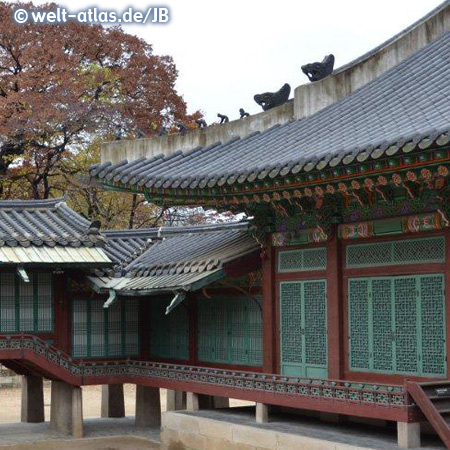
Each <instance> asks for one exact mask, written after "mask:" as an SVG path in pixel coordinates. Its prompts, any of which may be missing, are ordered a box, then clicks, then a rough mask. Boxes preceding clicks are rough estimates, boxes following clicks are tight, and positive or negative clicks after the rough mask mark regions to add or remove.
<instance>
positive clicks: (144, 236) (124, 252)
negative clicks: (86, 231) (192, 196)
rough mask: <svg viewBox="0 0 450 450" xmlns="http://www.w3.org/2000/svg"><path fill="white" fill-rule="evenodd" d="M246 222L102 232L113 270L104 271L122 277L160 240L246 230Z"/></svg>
mask: <svg viewBox="0 0 450 450" xmlns="http://www.w3.org/2000/svg"><path fill="white" fill-rule="evenodd" d="M248 226H249V224H248V223H247V222H232V223H224V224H213V225H194V226H184V227H160V228H145V229H137V230H104V231H102V234H104V235H105V236H106V238H107V243H106V246H105V249H104V250H105V253H106V254H107V255H108V257H109V258H110V259H111V261H113V262H114V264H115V265H114V268H113V269H108V270H106V273H107V274H108V275H115V276H121V275H124V274H125V273H126V272H127V270H128V268H127V266H128V265H129V264H130V263H131V262H132V261H134V260H135V259H136V258H138V257H139V256H140V255H142V253H144V252H145V251H146V250H148V249H149V248H150V247H151V246H152V245H154V244H155V243H158V242H159V241H160V240H161V239H167V238H171V237H173V236H176V235H184V236H187V235H191V234H193V233H212V232H217V231H221V230H231V229H232V230H234V231H237V230H246V229H247V228H248Z"/></svg>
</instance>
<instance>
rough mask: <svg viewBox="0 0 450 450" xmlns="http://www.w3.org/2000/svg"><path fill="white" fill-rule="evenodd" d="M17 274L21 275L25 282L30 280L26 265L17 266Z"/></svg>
mask: <svg viewBox="0 0 450 450" xmlns="http://www.w3.org/2000/svg"><path fill="white" fill-rule="evenodd" d="M17 274H18V275H19V277H20V279H21V280H22V281H23V282H24V283H29V282H30V277H29V276H28V274H27V271H26V270H25V269H24V267H22V266H18V267H17Z"/></svg>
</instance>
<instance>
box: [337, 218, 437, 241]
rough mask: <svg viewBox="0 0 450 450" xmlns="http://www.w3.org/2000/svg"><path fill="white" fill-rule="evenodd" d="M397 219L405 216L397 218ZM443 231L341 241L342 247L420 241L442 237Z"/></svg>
mask: <svg viewBox="0 0 450 450" xmlns="http://www.w3.org/2000/svg"><path fill="white" fill-rule="evenodd" d="M397 217H398V218H401V217H405V216H397ZM444 233H445V231H444V230H434V231H423V232H420V233H402V234H391V235H387V236H374V237H368V238H359V239H342V240H341V241H342V243H343V245H344V246H347V245H353V244H370V243H373V242H389V241H401V240H409V239H420V238H425V237H433V236H442V235H444Z"/></svg>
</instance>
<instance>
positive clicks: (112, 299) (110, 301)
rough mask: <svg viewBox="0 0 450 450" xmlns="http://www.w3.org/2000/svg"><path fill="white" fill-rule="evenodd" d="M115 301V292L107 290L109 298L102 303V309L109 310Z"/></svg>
mask: <svg viewBox="0 0 450 450" xmlns="http://www.w3.org/2000/svg"><path fill="white" fill-rule="evenodd" d="M116 299H117V291H115V290H114V289H110V290H109V297H108V300H106V302H105V303H103V308H109V307H110V306H111V305H112V304H113V303H114V302H115V301H116Z"/></svg>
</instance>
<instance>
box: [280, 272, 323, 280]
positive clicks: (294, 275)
mask: <svg viewBox="0 0 450 450" xmlns="http://www.w3.org/2000/svg"><path fill="white" fill-rule="evenodd" d="M327 274H328V271H327V270H312V271H309V272H285V273H277V274H276V275H275V280H276V281H300V280H305V281H307V280H323V279H325V278H327Z"/></svg>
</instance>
